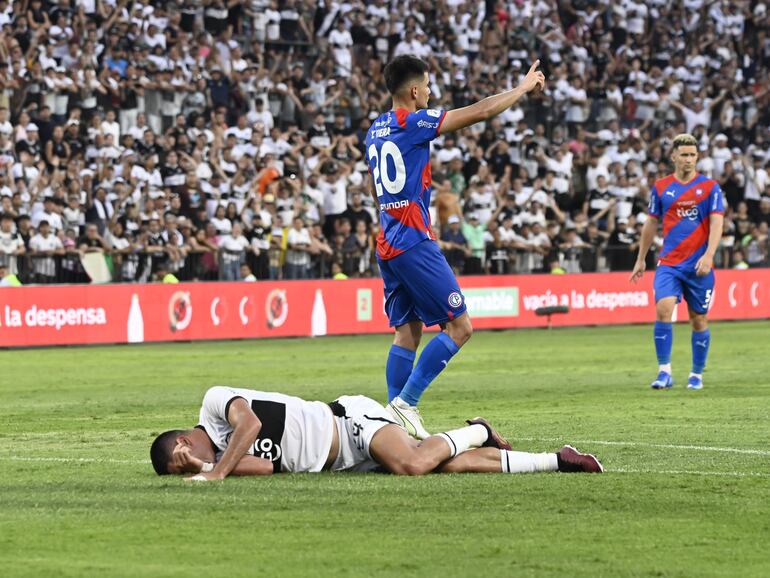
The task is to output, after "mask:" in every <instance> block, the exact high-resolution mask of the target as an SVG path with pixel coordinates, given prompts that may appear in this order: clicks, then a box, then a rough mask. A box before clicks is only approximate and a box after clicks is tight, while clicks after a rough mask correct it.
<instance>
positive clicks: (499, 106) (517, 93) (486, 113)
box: [471, 86, 525, 120]
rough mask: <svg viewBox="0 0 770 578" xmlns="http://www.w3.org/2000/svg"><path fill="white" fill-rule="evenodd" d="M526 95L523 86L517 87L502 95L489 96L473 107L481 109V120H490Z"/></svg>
mask: <svg viewBox="0 0 770 578" xmlns="http://www.w3.org/2000/svg"><path fill="white" fill-rule="evenodd" d="M524 94H525V92H524V90H523V89H522V88H521V86H517V87H516V88H513V89H511V90H507V91H505V92H501V93H500V94H495V95H494V96H488V97H487V98H485V99H483V100H480V101H479V102H477V103H476V104H474V105H471V106H473V107H475V106H478V107H479V112H480V113H481V119H480V120H489V119H490V118H492V117H495V116H497V115H498V114H501V113H503V112H505V111H506V110H508V109H509V108H511V107H512V106H513V105H514V104H516V103H517V102H518V100H519V99H520V98H521V97H522V96H524Z"/></svg>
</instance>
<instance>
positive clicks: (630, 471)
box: [605, 468, 770, 478]
mask: <svg viewBox="0 0 770 578" xmlns="http://www.w3.org/2000/svg"><path fill="white" fill-rule="evenodd" d="M605 471H606V472H607V473H609V474H614V473H619V474H665V475H686V474H690V475H693V476H722V477H734V478H770V473H765V472H703V471H698V470H638V469H633V468H608V469H606V470H605Z"/></svg>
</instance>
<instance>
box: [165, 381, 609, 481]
mask: <svg viewBox="0 0 770 578" xmlns="http://www.w3.org/2000/svg"><path fill="white" fill-rule="evenodd" d="M467 423H468V425H467V426H466V427H463V428H459V429H456V430H452V431H448V432H444V433H440V434H437V435H435V436H431V437H429V438H427V439H426V440H424V441H417V440H415V439H414V438H412V437H410V436H409V435H408V434H407V432H406V430H405V429H404V428H403V427H402V426H401V425H398V424H395V423H394V422H393V421H391V419H390V414H389V413H388V412H387V411H386V410H385V408H384V407H383V406H381V405H380V404H378V403H377V402H376V401H374V400H371V399H369V398H367V397H363V396H360V395H358V396H343V397H340V398H339V399H337V400H335V401H333V402H332V403H329V404H326V403H322V402H320V401H305V400H303V399H300V398H298V397H291V396H288V395H283V394H280V393H267V392H261V391H254V390H250V389H236V388H230V387H222V386H217V387H212V388H211V389H209V390H208V391H207V392H206V394H205V396H204V398H203V405H202V407H201V410H200V417H199V421H198V425H197V426H195V428H193V429H189V430H172V431H167V432H165V433H162V434H160V435H159V436H158V437H157V438H156V439H155V441H154V442H153V444H152V447H151V448H150V458H151V459H152V465H153V467H154V468H155V471H156V473H158V474H159V475H165V474H193V476H192V477H190V478H188V479H190V480H196V481H207V480H221V479H223V478H225V477H227V476H228V475H236V476H260V475H270V474H274V473H279V472H320V471H322V470H332V471H341V470H347V471H372V470H377V469H384V470H386V471H387V472H390V473H393V474H400V475H411V476H414V475H422V474H428V473H430V472H433V471H439V472H505V473H511V474H514V473H524V472H545V471H560V472H589V473H590V472H594V473H601V472H602V471H604V470H603V468H602V465H601V464H600V463H599V461H598V460H597V459H596V458H595V457H594V456H592V455H589V454H582V453H580V452H578V451H577V450H576V449H575V448H573V447H572V446H564V447H563V448H561V449H560V450H559V451H558V452H556V453H541V454H531V453H526V452H516V451H512V450H511V446H510V445H509V444H508V442H507V441H506V440H505V439H503V438H502V437H501V436H500V435H499V434H498V433H497V432H496V431H495V430H494V429H493V428H492V426H491V425H490V424H489V423H488V422H487V421H486V420H484V419H483V418H476V419H473V420H469V421H468V422H467Z"/></svg>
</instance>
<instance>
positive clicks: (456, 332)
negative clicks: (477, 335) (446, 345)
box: [447, 314, 473, 347]
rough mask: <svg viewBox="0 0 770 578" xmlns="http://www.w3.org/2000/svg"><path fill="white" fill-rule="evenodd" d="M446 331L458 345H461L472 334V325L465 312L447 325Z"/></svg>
mask: <svg viewBox="0 0 770 578" xmlns="http://www.w3.org/2000/svg"><path fill="white" fill-rule="evenodd" d="M447 333H448V334H449V337H451V338H452V341H454V342H455V344H456V345H457V346H458V347H462V346H463V345H464V344H465V343H466V342H467V341H468V340H469V339H470V338H471V335H473V325H472V324H471V319H470V317H468V315H467V314H465V315H463V316H462V317H459V318H457V319H456V320H455V321H454V322H452V323H450V324H448V325H447Z"/></svg>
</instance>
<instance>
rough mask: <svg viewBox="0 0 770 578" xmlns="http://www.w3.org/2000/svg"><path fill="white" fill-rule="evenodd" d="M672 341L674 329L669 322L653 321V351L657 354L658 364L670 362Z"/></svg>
mask: <svg viewBox="0 0 770 578" xmlns="http://www.w3.org/2000/svg"><path fill="white" fill-rule="evenodd" d="M673 343H674V329H673V325H672V324H671V323H666V322H664V321H656V322H655V353H657V354H658V365H665V364H667V363H671V346H672V345H673Z"/></svg>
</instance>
